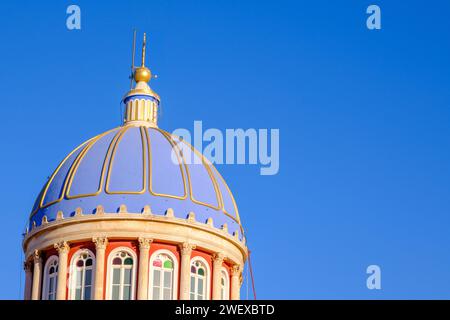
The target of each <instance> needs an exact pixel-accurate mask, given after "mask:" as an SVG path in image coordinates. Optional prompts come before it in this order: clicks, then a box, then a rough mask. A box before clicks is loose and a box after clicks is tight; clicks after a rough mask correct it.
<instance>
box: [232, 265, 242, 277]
mask: <svg viewBox="0 0 450 320" xmlns="http://www.w3.org/2000/svg"><path fill="white" fill-rule="evenodd" d="M240 275H241V266H240V265H239V264H235V265H233V266H232V267H231V276H232V277H239V276H240Z"/></svg>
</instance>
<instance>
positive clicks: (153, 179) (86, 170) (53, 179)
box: [30, 121, 243, 238]
mask: <svg viewBox="0 0 450 320" xmlns="http://www.w3.org/2000/svg"><path fill="white" fill-rule="evenodd" d="M99 206H101V207H99ZM99 208H102V209H101V210H104V212H105V213H110V214H114V213H119V212H120V211H121V210H122V211H123V210H126V211H127V212H128V213H135V214H142V213H144V211H149V210H150V211H151V213H152V214H154V215H166V214H167V211H168V210H171V211H173V215H174V217H177V218H182V219H186V218H187V217H188V215H189V214H190V213H194V214H193V217H195V220H196V221H198V222H203V223H207V222H208V219H210V218H211V219H212V224H213V226H214V227H215V228H218V229H223V228H224V225H226V229H227V230H228V232H229V233H230V234H231V235H234V234H235V233H237V234H238V236H239V238H242V236H243V234H242V227H241V225H240V220H239V214H238V209H237V207H236V203H235V201H234V198H233V195H232V193H231V191H230V190H229V188H228V186H227V184H226V182H225V181H224V179H223V178H222V176H221V175H220V174H219V172H218V171H217V170H216V169H215V167H214V166H213V165H212V164H211V163H210V162H209V161H208V160H207V159H205V158H204V157H203V156H202V155H201V154H200V153H199V152H198V151H197V150H195V149H194V148H193V147H192V146H191V145H189V144H187V143H186V142H184V141H182V140H180V139H178V137H174V136H172V135H170V134H169V133H167V132H165V131H163V130H161V129H159V128H156V127H152V126H148V125H145V124H143V123H142V122H133V121H132V122H130V123H128V124H126V125H124V126H121V127H118V128H115V129H112V130H109V131H107V132H105V133H102V134H100V135H98V136H96V137H94V138H92V139H90V140H88V141H86V142H84V143H83V144H81V145H80V146H78V147H77V148H75V149H74V150H73V151H72V152H70V153H69V154H68V155H67V157H66V158H65V159H64V160H63V161H62V162H61V163H60V165H59V166H58V167H57V169H56V170H55V171H54V172H53V174H52V175H51V176H50V178H49V180H48V182H47V183H46V185H45V186H44V188H43V189H42V191H41V193H40V195H39V196H38V198H37V200H36V202H35V204H34V207H33V210H32V214H31V217H30V228H33V227H35V226H39V225H40V224H41V223H42V220H43V218H44V216H45V218H44V219H45V220H46V221H48V222H50V221H53V220H56V219H57V215H58V212H61V213H62V215H63V216H64V217H70V216H74V215H75V214H76V213H77V211H79V212H82V214H83V215H87V214H95V213H96V211H97V210H98V209H99ZM210 223H211V222H210Z"/></svg>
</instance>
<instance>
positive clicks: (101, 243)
mask: <svg viewBox="0 0 450 320" xmlns="http://www.w3.org/2000/svg"><path fill="white" fill-rule="evenodd" d="M92 242H93V243H94V244H95V249H96V250H99V249H106V246H107V245H108V238H107V237H92Z"/></svg>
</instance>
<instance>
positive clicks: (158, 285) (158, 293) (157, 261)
mask: <svg viewBox="0 0 450 320" xmlns="http://www.w3.org/2000/svg"><path fill="white" fill-rule="evenodd" d="M177 274H178V264H177V259H176V257H175V256H174V255H173V253H171V252H170V251H169V250H158V251H156V252H155V253H153V255H152V257H151V259H150V277H149V286H148V287H149V293H148V296H149V299H153V300H176V299H177V277H176V275H177Z"/></svg>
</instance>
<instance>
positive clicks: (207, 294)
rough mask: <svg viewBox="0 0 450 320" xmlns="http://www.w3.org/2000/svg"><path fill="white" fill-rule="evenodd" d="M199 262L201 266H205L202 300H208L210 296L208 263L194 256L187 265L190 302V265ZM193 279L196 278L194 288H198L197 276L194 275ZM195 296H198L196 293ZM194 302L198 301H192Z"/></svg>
mask: <svg viewBox="0 0 450 320" xmlns="http://www.w3.org/2000/svg"><path fill="white" fill-rule="evenodd" d="M197 261H200V262H201V263H202V264H204V266H205V269H206V270H205V272H206V275H205V277H204V278H205V280H206V281H205V283H204V292H205V298H204V299H203V300H210V294H211V270H210V267H209V263H208V261H206V259H205V258H203V257H201V256H195V257H192V258H191V262H190V264H189V300H191V281H192V272H191V268H192V264H193V263H195V262H197ZM195 278H197V280H196V283H195V288H197V287H198V276H197V275H196V276H195ZM195 295H196V296H198V293H197V292H196V293H195ZM194 300H198V299H194Z"/></svg>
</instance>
